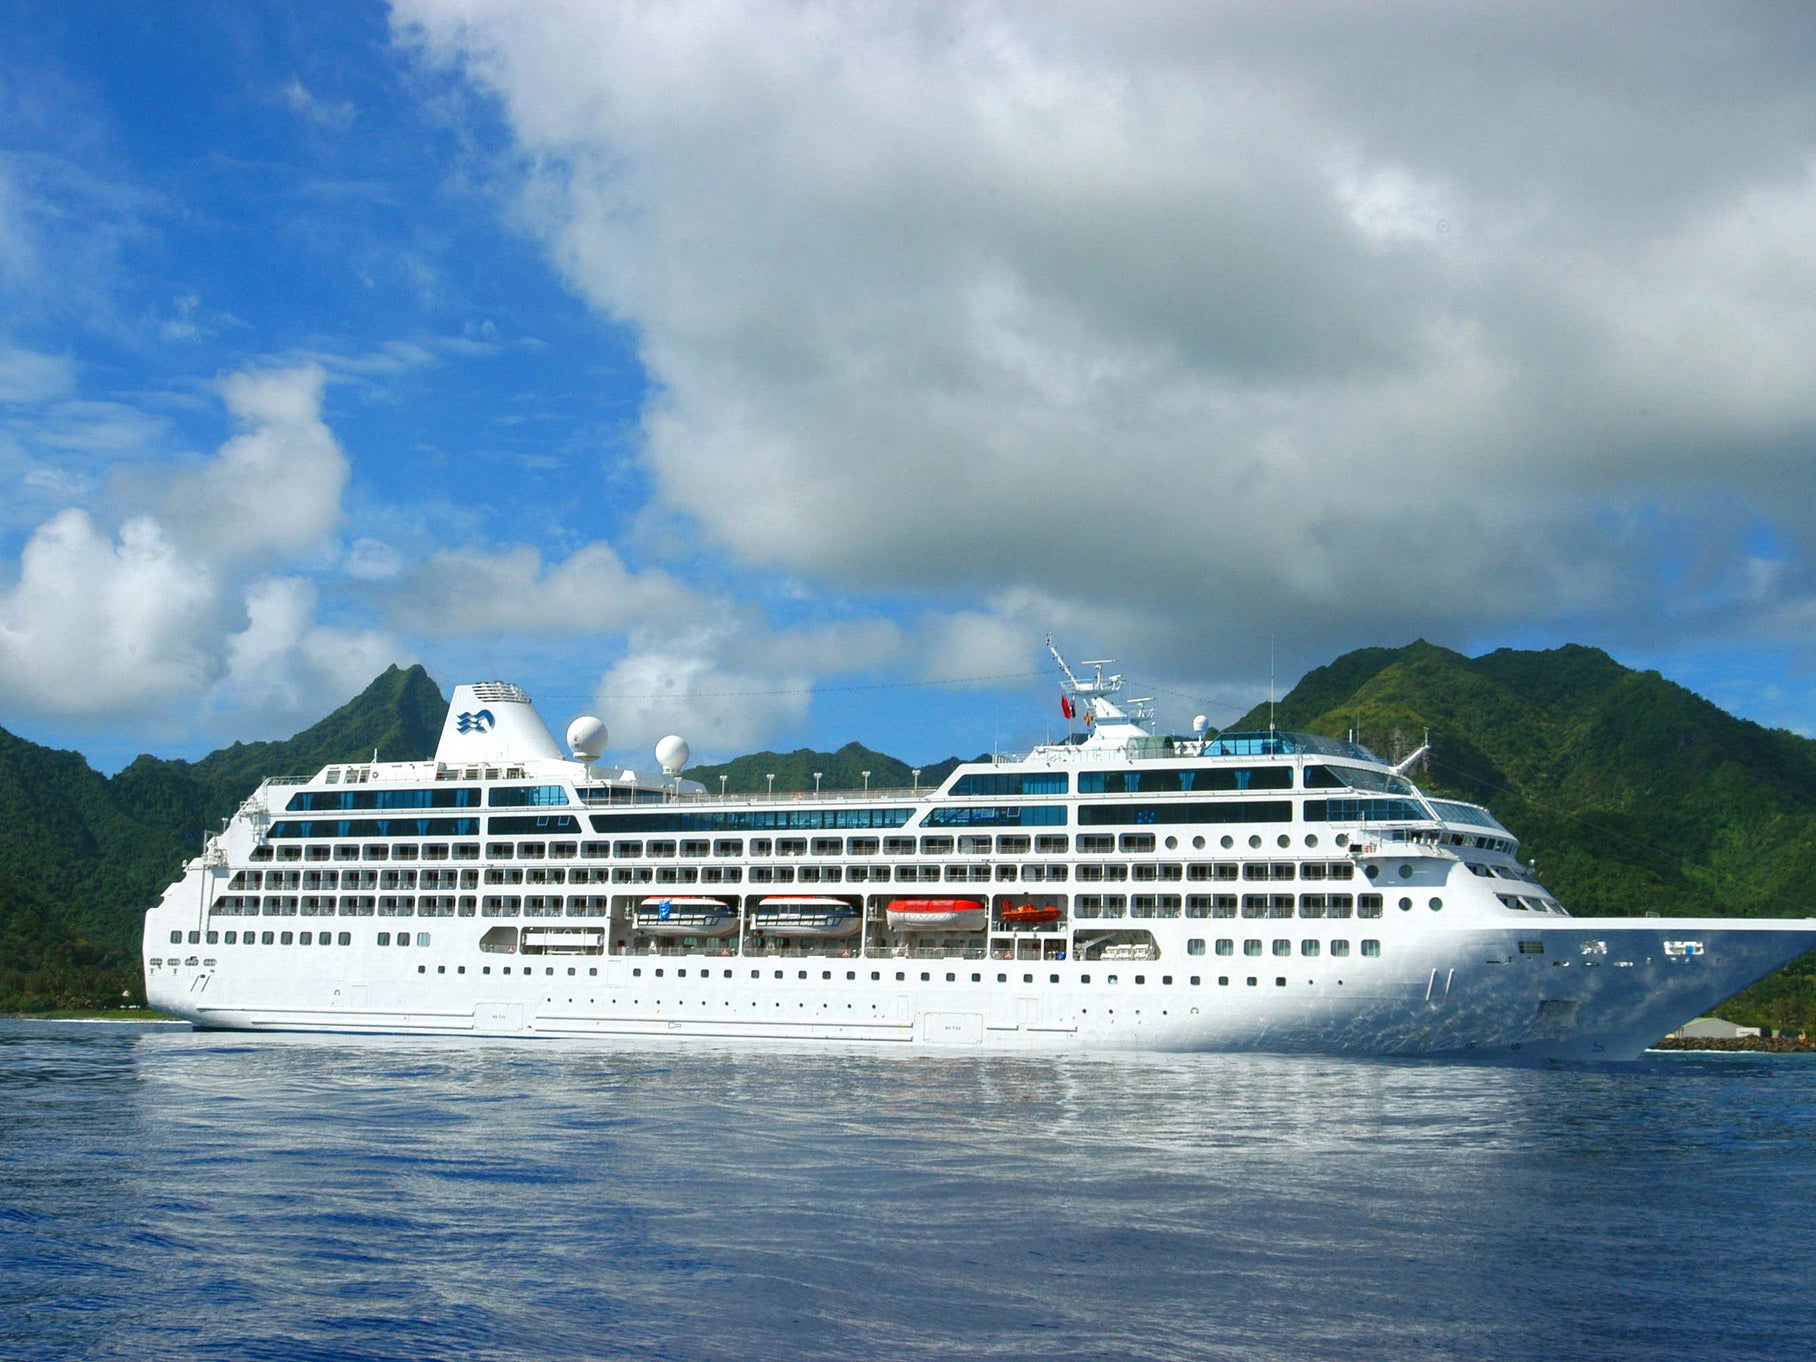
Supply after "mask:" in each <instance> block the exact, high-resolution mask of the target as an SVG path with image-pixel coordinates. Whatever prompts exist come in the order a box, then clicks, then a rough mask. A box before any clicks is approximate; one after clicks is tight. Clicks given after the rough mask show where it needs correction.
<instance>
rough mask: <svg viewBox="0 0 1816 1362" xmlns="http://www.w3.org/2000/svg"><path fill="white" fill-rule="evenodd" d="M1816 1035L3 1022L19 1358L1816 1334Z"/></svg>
mask: <svg viewBox="0 0 1816 1362" xmlns="http://www.w3.org/2000/svg"><path fill="white" fill-rule="evenodd" d="M1813 1206H1816V1062H1812V1061H1811V1060H1810V1059H1807V1058H1802V1057H1736V1056H1698V1055H1671V1056H1660V1057H1658V1058H1656V1059H1652V1060H1648V1061H1646V1062H1644V1063H1641V1064H1639V1065H1637V1066H1633V1067H1628V1068H1621V1069H1552V1070H1545V1069H1499V1068H1483V1067H1470V1066H1463V1065H1451V1064H1429V1063H1387V1062H1379V1063H1366V1062H1355V1061H1337V1060H1321V1059H1285V1058H1265V1057H1262V1058H1248V1057H1244V1058H1230V1057H1219V1056H1201V1057H1171V1056H1135V1057H1086V1056H1073V1057H1064V1058H1053V1059H1027V1058H981V1057H964V1058H957V1057H955V1058H940V1057H927V1056H924V1055H896V1054H890V1055H877V1054H869V1053H851V1052H829V1051H816V1050H802V1051H777V1050H748V1049H733V1048H726V1049H697V1048H689V1049H654V1050H652V1049H599V1048H591V1047H580V1046H570V1045H566V1044H551V1043H540V1044H537V1043H525V1044H509V1043H484V1044H480V1043H473V1042H466V1041H451V1040H399V1039H388V1038H352V1039H349V1038H323V1037H297V1038H284V1037H268V1036H260V1037H247V1036H236V1035H226V1034H197V1033H193V1032H190V1031H188V1030H187V1029H183V1028H176V1027H153V1026H132V1025H104V1024H76V1023H39V1022H0V1356H5V1357H9V1358H14V1357H16V1358H22V1359H26V1358H29V1359H34V1362H36V1360H38V1359H57V1358H80V1359H101V1358H130V1359H135V1362H138V1360H140V1359H148V1358H217V1357H218V1358H234V1359H240V1358H287V1359H288V1358H334V1359H342V1358H556V1359H565V1358H675V1359H692V1358H788V1359H795V1358H888V1359H897V1358H954V1357H976V1358H1118V1359H1120V1358H1242V1359H1271V1358H1293V1359H1299V1358H1381V1359H1394V1360H1395V1362H1401V1360H1402V1359H1409V1358H1494V1359H1528V1358H1529V1359H1535V1360H1536V1359H1544V1360H1545V1362H1552V1360H1553V1359H1561V1358H1573V1359H1592V1358H1635V1359H1641V1358H1643V1359H1648V1362H1650V1360H1651V1359H1658V1358H1710V1359H1739V1358H1772V1359H1786V1358H1805V1357H1816V1291H1813V1290H1812V1271H1813V1270H1816V1214H1812V1209H1813Z"/></svg>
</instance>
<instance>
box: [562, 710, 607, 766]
mask: <svg viewBox="0 0 1816 1362" xmlns="http://www.w3.org/2000/svg"><path fill="white" fill-rule="evenodd" d="M605 740H606V731H605V721H604V720H602V719H596V718H594V717H593V716H592V715H591V714H582V715H581V716H580V717H579V718H578V719H576V720H574V722H573V723H571V724H569V725H568V731H567V745H568V750H569V751H570V752H572V753H573V754H574V757H575V759H576V760H578V761H584V762H595V761H598V760H599V757H600V754H601V753H603V752H604V751H605Z"/></svg>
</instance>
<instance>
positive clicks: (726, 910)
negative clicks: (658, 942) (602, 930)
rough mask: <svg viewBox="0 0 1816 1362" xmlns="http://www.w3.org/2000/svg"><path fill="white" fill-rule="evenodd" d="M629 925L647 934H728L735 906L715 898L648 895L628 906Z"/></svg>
mask: <svg viewBox="0 0 1816 1362" xmlns="http://www.w3.org/2000/svg"><path fill="white" fill-rule="evenodd" d="M631 925H632V926H633V927H635V928H636V929H637V930H638V931H640V932H643V933H644V934H645V935H648V936H730V935H731V934H732V933H733V932H735V931H737V930H738V910H737V909H736V908H732V907H729V906H728V905H726V904H724V903H721V902H720V901H719V900H718V899H699V898H663V897H661V896H659V895H652V896H651V897H649V898H646V899H644V900H643V902H642V903H640V904H638V905H637V906H636V907H635V908H634V909H632V910H631Z"/></svg>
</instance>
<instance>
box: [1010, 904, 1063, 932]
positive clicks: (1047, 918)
mask: <svg viewBox="0 0 1816 1362" xmlns="http://www.w3.org/2000/svg"><path fill="white" fill-rule="evenodd" d="M997 916H998V917H1000V918H1001V919H1002V923H1003V926H1005V927H1043V926H1045V925H1046V924H1047V923H1049V922H1058V921H1059V919H1060V911H1059V905H1058V904H1054V903H1011V904H1009V905H1008V906H1007V907H1006V908H1004V909H1003V910H1002V911H1001V912H1000V913H998V914H997Z"/></svg>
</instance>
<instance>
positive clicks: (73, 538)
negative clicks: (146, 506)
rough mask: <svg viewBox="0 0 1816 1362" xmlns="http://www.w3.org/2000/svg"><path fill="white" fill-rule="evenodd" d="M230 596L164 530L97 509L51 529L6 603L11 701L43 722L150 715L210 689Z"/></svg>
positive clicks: (0, 666) (0, 674) (0, 618)
mask: <svg viewBox="0 0 1816 1362" xmlns="http://www.w3.org/2000/svg"><path fill="white" fill-rule="evenodd" d="M218 600H219V588H218V586H217V584H216V583H215V581H214V580H213V578H212V577H211V576H210V574H209V573H208V572H207V571H206V570H205V569H202V568H199V567H198V566H197V565H195V564H194V563H190V562H186V561H184V559H183V558H182V556H181V554H180V553H179V552H178V550H177V548H176V546H175V545H174V544H172V543H171V541H170V540H169V539H168V538H167V537H166V535H165V533H164V531H163V529H162V528H161V527H160V526H159V525H158V524H157V522H156V521H154V520H151V519H149V518H148V517H143V516H141V517H136V518H134V519H132V520H129V521H127V522H126V524H124V525H123V526H121V528H120V532H119V534H118V536H117V537H116V536H114V535H112V534H110V533H108V532H107V531H106V530H105V529H103V528H102V527H101V526H99V525H97V524H96V523H95V521H94V520H93V519H92V518H91V517H90V516H89V515H88V513H87V512H85V511H80V510H68V511H64V512H62V513H61V514H60V515H58V516H56V517H55V518H54V519H52V520H51V521H49V522H48V523H47V524H45V525H43V526H42V527H40V528H39V530H38V531H37V533H36V534H34V535H33V536H32V538H31V541H30V543H28V544H27V545H26V548H25V552H24V555H23V557H22V558H21V560H20V567H19V578H18V581H17V582H16V583H15V584H14V586H13V587H12V589H11V590H9V591H7V592H5V593H4V595H0V693H3V694H4V695H5V696H6V698H7V699H9V700H11V701H12V702H14V703H16V704H21V705H24V706H26V707H28V708H30V709H32V710H36V711H38V712H42V713H52V714H66V715H77V716H90V715H98V714H107V713H143V712H146V711H150V710H155V709H158V708H160V707H162V706H163V705H165V704H168V703H170V702H172V701H174V700H177V699H179V698H181V697H182V696H184V695H195V694H197V693H198V692H199V691H201V690H202V689H203V688H204V687H205V686H206V684H207V683H208V681H209V679H210V676H211V673H212V665H213V664H212V659H211V658H210V656H209V653H208V650H207V648H206V645H205V638H206V635H207V632H208V629H209V626H210V624H211V623H212V622H213V619H214V615H215V611H216V608H217V605H218Z"/></svg>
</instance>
